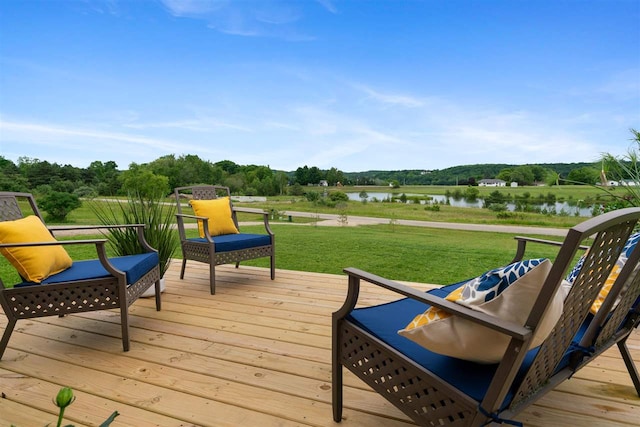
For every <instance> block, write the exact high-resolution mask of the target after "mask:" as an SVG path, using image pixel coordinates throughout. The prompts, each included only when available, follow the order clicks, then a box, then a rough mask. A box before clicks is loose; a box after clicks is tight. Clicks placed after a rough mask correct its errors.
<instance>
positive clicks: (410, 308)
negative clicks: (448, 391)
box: [346, 282, 586, 408]
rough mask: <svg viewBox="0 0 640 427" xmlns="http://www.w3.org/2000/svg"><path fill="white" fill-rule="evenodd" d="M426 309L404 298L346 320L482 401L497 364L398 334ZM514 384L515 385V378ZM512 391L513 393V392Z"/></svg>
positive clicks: (441, 291) (442, 293) (534, 351)
mask: <svg viewBox="0 0 640 427" xmlns="http://www.w3.org/2000/svg"><path fill="white" fill-rule="evenodd" d="M464 283H465V282H461V283H456V284H453V285H449V286H445V287H442V288H437V289H433V290H431V291H429V292H428V293H429V294H432V295H436V296H438V297H441V298H444V297H445V296H447V295H448V294H449V293H451V292H453V291H454V290H455V289H457V288H459V287H460V286H462V285H463V284H464ZM428 308H429V305H427V304H424V303H421V302H419V301H416V300H414V299H410V298H404V299H400V300H397V301H393V302H390V303H386V304H381V305H377V306H373V307H366V308H358V309H355V310H353V311H352V312H351V313H350V314H349V315H348V316H347V317H346V320H349V321H351V322H352V323H353V324H355V325H356V326H359V327H360V328H362V329H364V330H365V331H367V332H369V333H370V334H372V335H374V336H375V337H377V338H378V339H380V340H381V341H383V342H385V343H386V344H388V345H390V346H392V347H393V348H394V349H396V350H397V351H398V352H400V353H402V354H403V355H405V356H406V357H407V358H409V359H411V360H413V361H415V362H416V363H418V364H420V365H421V366H422V367H423V368H425V369H427V370H429V371H431V372H433V373H434V374H435V375H437V376H438V377H440V378H442V379H444V380H445V382H447V383H449V384H451V385H453V386H454V387H456V388H458V389H459V390H460V391H462V392H463V393H465V394H467V395H468V396H470V397H472V398H473V399H475V400H477V401H482V399H483V398H484V396H485V394H486V393H487V390H488V388H489V384H490V382H491V380H492V378H493V376H494V374H495V372H496V369H497V367H498V365H497V364H481V363H475V362H470V361H466V360H462V359H457V358H454V357H449V356H444V355H441V354H437V353H434V352H432V351H429V350H427V349H426V348H424V347H422V346H420V345H418V344H416V343H415V342H413V341H411V340H409V339H407V338H405V337H403V336H401V335H399V334H398V330H400V329H403V328H404V327H405V326H406V325H407V324H408V323H409V322H411V321H412V320H413V318H414V317H415V315H416V313H422V312H424V311H425V310H427V309H428ZM585 330H586V325H583V327H582V328H581V330H580V331H581V332H580V333H579V336H577V337H576V338H575V339H574V341H575V342H579V340H580V338H581V335H582V334H584V331H585ZM537 352H538V348H534V349H531V350H529V352H528V354H527V356H526V358H525V361H524V363H523V364H522V367H521V369H520V371H519V373H518V377H521V376H523V375H524V374H525V373H526V371H527V369H528V368H529V367H530V366H531V363H532V362H533V359H534V357H535V355H536V354H537ZM569 356H570V355H569V354H566V355H565V357H564V358H563V360H562V362H561V364H560V366H559V367H558V368H557V370H556V371H559V370H560V369H562V368H564V367H566V366H567V365H568V363H569V360H570V358H569ZM515 383H516V384H517V383H518V378H516V381H515ZM514 391H515V390H512V392H514ZM512 397H513V394H512V393H509V394H508V395H507V397H506V398H505V401H504V403H503V408H505V407H507V406H508V404H509V403H510V401H511V399H512Z"/></svg>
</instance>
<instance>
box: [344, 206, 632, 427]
mask: <svg viewBox="0 0 640 427" xmlns="http://www.w3.org/2000/svg"><path fill="white" fill-rule="evenodd" d="M639 218H640V208H628V209H622V210H618V211H614V212H610V213H606V214H603V215H601V216H598V217H595V218H591V219H588V220H586V221H584V222H583V223H581V224H579V225H577V226H575V227H573V228H571V229H570V230H569V231H568V234H567V236H566V238H565V239H564V241H563V242H562V243H561V244H560V248H559V251H558V254H557V256H556V258H555V259H554V260H552V261H553V264H552V266H551V267H549V268H550V269H549V270H548V271H547V272H546V273H545V276H544V277H546V278H543V279H542V280H540V281H538V286H540V284H541V287H539V289H540V292H539V294H538V296H537V298H532V299H531V304H532V309H531V310H530V311H528V312H526V313H524V317H525V318H526V319H527V320H526V322H525V323H524V325H523V324H517V323H515V322H508V321H505V320H503V319H501V318H498V317H495V316H491V315H489V314H486V313H484V312H480V311H477V310H475V309H472V308H469V307H467V306H463V305H461V304H458V303H456V302H451V301H450V300H446V299H445V297H446V296H447V295H449V294H450V293H452V292H454V291H455V290H456V289H458V288H459V287H460V286H463V285H464V283H459V284H455V285H449V286H445V287H443V288H438V289H435V290H433V291H429V292H420V291H417V290H416V289H414V288H412V287H410V286H406V285H403V284H399V283H396V282H393V281H391V280H388V279H384V278H382V277H378V276H375V275H373V274H370V273H367V272H364V271H361V270H357V269H353V268H349V269H346V270H345V272H346V273H347V275H348V279H349V280H348V294H347V297H346V301H345V302H344V305H343V306H342V307H341V308H340V309H339V310H338V311H336V312H335V313H334V314H333V320H332V324H333V330H332V334H333V338H332V367H333V417H334V420H335V421H337V422H339V421H340V420H341V418H342V405H343V391H342V387H343V379H342V367H343V366H344V367H346V368H347V369H349V370H350V371H351V372H353V373H354V374H355V375H356V376H357V377H359V378H360V379H362V380H363V381H364V382H365V383H367V384H368V385H369V386H371V387H372V388H373V389H374V390H375V391H376V392H378V393H380V394H381V395H383V396H384V397H385V398H386V399H387V400H389V401H390V402H391V403H392V404H393V405H395V406H396V407H398V408H399V409H400V410H401V411H402V412H404V413H405V414H406V415H407V416H408V417H410V418H411V419H412V420H413V421H415V422H416V423H417V424H419V425H422V426H474V427H475V426H482V425H486V424H491V423H496V424H499V423H508V424H514V425H518V424H519V423H517V422H514V421H513V418H514V417H515V416H516V415H517V414H518V413H519V412H520V411H522V410H523V409H524V408H526V407H527V406H528V405H530V404H531V403H533V402H534V401H536V400H537V399H538V398H540V397H541V396H542V395H544V394H545V393H547V392H548V391H550V390H551V389H553V388H554V387H556V386H557V385H558V384H559V383H561V382H563V381H565V380H567V379H569V378H570V377H571V376H572V375H573V374H574V373H575V372H576V371H577V370H579V369H580V368H582V367H584V366H585V365H587V364H588V363H590V362H591V361H592V360H593V359H594V358H596V357H597V356H598V355H600V354H601V353H602V352H604V351H605V350H607V349H608V348H610V347H612V346H613V345H614V344H615V345H617V347H618V348H619V350H620V352H621V353H622V357H623V360H624V361H625V364H626V367H627V369H628V372H629V375H630V376H631V379H632V381H633V384H634V386H635V389H636V393H637V394H638V396H640V379H639V376H638V371H637V369H636V367H635V365H634V362H633V360H632V358H631V354H630V352H629V350H628V348H627V346H626V341H627V338H628V337H629V335H630V334H631V332H632V330H633V329H634V328H636V327H637V326H638V324H639V323H640V307H639V301H640V274H638V271H639V270H640V269H639V262H638V260H639V259H640V248H638V246H640V245H636V246H635V249H633V250H632V249H627V248H628V247H629V246H627V241H628V238H629V236H630V235H631V233H632V231H633V229H634V227H635V226H636V224H637V222H638V219H639ZM634 236H637V235H634ZM591 239H593V240H591ZM518 241H519V243H518V245H519V250H518V253H519V256H518V257H517V260H519V259H521V256H522V254H524V250H525V248H526V245H527V242H531V240H529V239H526V238H518ZM532 241H535V242H543V243H544V242H545V241H541V240H535V239H532ZM587 242H591V245H590V249H589V250H588V251H587V253H586V255H584V257H583V258H582V267H581V268H580V267H579V264H580V263H578V265H577V266H574V267H571V266H572V265H574V263H575V262H576V261H575V260H576V258H577V255H576V254H577V253H578V254H579V252H578V251H580V248H581V245H583V244H585V243H587ZM626 250H628V251H630V255H629V256H628V258H627V259H626V263H625V264H624V267H623V268H622V270H615V272H616V274H618V276H617V279H615V282H614V283H613V286H612V287H611V290H610V291H609V293H608V294H607V295H606V297H605V299H604V303H603V304H602V306H601V307H600V309H599V310H598V311H597V313H596V314H595V315H594V314H592V313H591V307H592V303H593V302H594V300H596V298H597V297H598V296H599V295H600V292H601V290H602V288H603V286H604V284H605V282H607V280H608V279H609V278H610V277H615V276H611V272H612V271H614V269H616V268H617V267H616V265H617V262H618V261H617V260H618V259H619V256H620V254H621V253H623V251H626ZM569 268H571V273H572V274H573V273H575V274H574V278H573V284H572V285H571V287H570V290H569V291H568V295H567V296H566V298H565V297H564V294H563V295H562V297H561V298H560V307H561V308H562V309H561V313H560V314H558V317H557V319H558V320H557V322H556V323H551V326H550V328H549V329H550V333H549V335H548V336H547V337H546V339H544V340H543V341H542V344H541V345H540V346H537V347H533V346H531V345H530V344H531V342H532V337H534V336H536V334H537V333H538V332H539V331H540V330H541V328H542V326H541V325H542V324H543V323H544V320H545V316H548V314H549V313H550V312H551V311H552V310H551V304H552V303H551V301H552V300H554V298H555V296H556V295H557V294H556V292H557V291H558V290H562V289H563V286H564V285H565V284H567V283H569V282H568V281H567V278H568V276H566V274H567V272H568V271H569ZM569 276H571V275H569ZM363 281H364V282H366V283H368V285H370V284H372V285H374V286H380V287H382V288H386V289H388V290H391V291H393V292H396V293H398V294H399V295H400V296H403V297H404V298H402V299H399V300H397V301H394V302H391V303H388V304H382V305H377V306H373V307H360V308H356V304H357V302H358V293H359V289H360V285H361V282H363ZM505 292H506V291H505ZM563 298H564V299H563ZM430 306H431V307H436V308H440V309H442V310H444V311H445V312H447V313H450V314H452V316H450V317H451V319H455V320H456V321H463V322H467V321H468V323H469V324H478V325H483V326H482V328H481V329H483V330H484V331H499V332H500V333H501V334H504V335H501V336H506V337H508V338H507V339H506V343H507V344H506V345H505V350H504V352H503V353H502V352H500V354H501V356H500V358H499V360H498V361H497V362H496V363H479V362H477V361H471V360H464V359H463V358H458V357H452V356H450V355H444V354H442V352H439V353H435V352H434V351H431V350H429V349H427V348H426V347H425V346H423V345H418V344H417V343H416V342H414V341H412V340H409V339H407V338H405V337H404V336H401V335H400V334H399V333H398V331H399V330H402V329H403V328H405V327H406V325H407V324H408V323H409V322H411V321H412V319H413V318H414V315H415V314H416V313H422V312H423V311H424V310H425V309H429V307H430ZM553 325H555V326H553ZM491 333H493V332H491ZM487 345H488V344H487ZM523 349H528V351H523ZM471 350H475V349H471Z"/></svg>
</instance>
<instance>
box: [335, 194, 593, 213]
mask: <svg viewBox="0 0 640 427" xmlns="http://www.w3.org/2000/svg"><path fill="white" fill-rule="evenodd" d="M347 196H349V200H356V201H361V200H362V199H360V193H347ZM367 196H368V198H367V200H368V201H373V200H374V199H375V200H377V201H382V200H385V199H391V198H392V197H398V196H399V194H392V193H381V192H371V193H370V192H368V191H367ZM406 196H407V197H408V198H411V197H416V196H417V197H430V198H431V203H442V204H446V203H447V200H448V201H449V205H450V206H455V207H459V208H482V207H484V200H483V199H476V200H473V201H468V200H465V199H454V198H453V197H447V196H443V195H427V196H425V195H422V194H406ZM420 203H421V204H426V203H428V202H427V201H425V200H421V201H420ZM531 205H532V206H535V207H537V208H540V209H546V210H555V212H556V213H560V212H562V211H564V212H566V213H567V214H569V215H575V214H576V212H578V216H581V217H591V216H592V208H591V207H578V206H575V205H569V203H567V202H556V203H552V204H548V203H542V204H536V203H532V204H531ZM507 209H508V210H509V211H512V212H513V211H515V210H516V205H515V203H507Z"/></svg>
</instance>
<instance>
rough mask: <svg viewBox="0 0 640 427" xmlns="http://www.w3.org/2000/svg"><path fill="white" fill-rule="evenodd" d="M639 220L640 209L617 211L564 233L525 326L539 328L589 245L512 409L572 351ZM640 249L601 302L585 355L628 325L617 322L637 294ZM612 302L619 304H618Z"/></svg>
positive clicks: (585, 338)
mask: <svg viewBox="0 0 640 427" xmlns="http://www.w3.org/2000/svg"><path fill="white" fill-rule="evenodd" d="M639 219H640V208H627V209H620V210H617V211H613V212H609V213H607V214H604V215H600V216H598V217H595V218H591V219H589V220H587V221H585V222H583V223H581V224H579V225H577V226H575V227H573V228H572V229H570V230H569V232H568V233H567V236H566V238H565V241H564V243H563V245H562V247H561V249H560V251H559V252H558V256H557V257H556V259H555V261H554V265H553V267H552V269H551V271H550V272H549V275H548V277H547V279H546V281H545V284H544V287H543V291H542V292H541V294H540V296H539V298H538V299H537V301H536V303H535V305H534V308H533V310H532V314H531V315H530V317H529V319H528V321H527V324H526V325H528V326H532V325H537V324H538V322H539V321H540V319H541V317H542V316H543V315H544V312H545V310H546V308H547V306H548V304H549V303H548V301H550V300H551V296H552V295H554V294H555V291H556V290H557V289H558V288H559V286H560V285H561V282H562V280H563V279H564V278H565V276H566V273H567V270H568V268H569V266H570V265H571V262H572V260H573V259H574V257H575V255H576V252H577V251H578V250H579V247H580V245H581V244H583V243H586V241H587V240H588V239H593V243H592V244H591V245H590V246H591V247H590V249H589V251H588V252H587V254H586V257H585V260H584V264H583V267H582V268H581V269H580V272H579V273H578V275H577V276H576V278H575V280H574V282H573V285H572V287H571V290H570V292H569V294H568V296H567V298H566V299H565V302H564V308H563V313H562V316H561V317H560V320H559V321H558V323H557V324H556V326H555V327H554V329H553V330H552V332H551V334H550V335H549V337H548V338H547V339H546V340H545V342H544V343H543V344H542V346H541V347H540V349H539V351H538V353H537V355H536V357H535V359H534V361H533V363H532V365H531V367H530V368H529V370H528V371H527V374H526V375H525V377H524V379H523V380H522V382H521V383H520V385H519V389H518V390H517V391H516V393H515V396H514V398H513V400H512V404H511V405H512V407H513V406H517V405H518V404H520V403H521V402H522V401H525V400H526V399H527V398H528V397H530V396H531V395H533V394H534V393H535V392H536V391H537V390H538V389H540V388H542V387H543V386H544V385H545V384H547V382H548V381H549V380H550V378H551V377H552V376H553V375H554V373H555V371H556V369H557V367H558V365H559V364H560V362H561V360H562V359H563V357H565V355H566V354H567V353H568V352H569V351H570V350H571V349H572V348H575V347H576V343H574V342H573V341H574V339H575V337H576V336H577V334H578V331H579V329H580V328H581V327H582V326H583V324H584V323H585V321H586V320H587V319H588V318H590V316H592V315H590V313H589V312H590V308H591V306H592V304H593V302H594V300H595V299H596V297H597V296H598V293H599V292H600V290H601V289H602V288H603V286H604V284H605V282H606V281H607V279H608V278H609V275H610V274H611V272H612V271H613V270H614V268H615V267H616V261H617V260H618V257H619V256H620V254H621V253H622V250H623V249H624V247H625V244H626V243H627V240H628V238H629V236H630V235H631V233H632V232H633V230H634V227H635V226H636V224H637V223H638V220H639ZM639 246H640V245H636V248H635V249H634V250H633V252H632V253H631V255H630V256H629V259H628V260H627V262H626V264H625V266H624V268H623V269H622V271H621V272H620V274H619V275H618V278H617V279H616V281H615V283H614V285H613V287H612V289H611V290H610V292H609V294H608V296H607V297H606V299H605V302H604V303H603V305H602V306H601V308H600V310H599V311H598V313H597V314H596V315H595V317H594V318H593V319H592V320H591V323H590V324H589V326H588V328H587V332H585V333H584V335H583V339H582V341H581V342H580V345H579V346H578V347H577V348H578V349H580V348H583V349H585V351H586V349H587V347H588V348H590V349H591V350H590V351H594V350H596V349H597V347H598V346H603V345H604V344H605V343H607V342H610V340H612V339H614V335H616V334H620V333H623V332H622V329H621V326H622V327H623V329H624V327H626V328H631V327H633V326H631V325H622V322H623V321H624V319H625V318H627V317H628V313H629V310H630V309H631V307H632V306H633V305H634V304H635V303H636V300H637V298H638V296H639V295H640V274H638V272H639V268H638V260H639V259H640V247H639ZM623 292H624V293H623ZM620 297H621V299H620ZM616 301H619V302H618V303H617V305H616V304H615V303H616ZM636 309H637V307H636ZM629 330H630V329H628V330H627V332H628V331H629ZM618 336H620V335H618ZM578 353H581V352H580V351H579V352H578ZM584 354H587V353H584ZM580 364H581V360H578V361H577V362H576V363H575V364H574V365H575V366H574V367H577V366H579V365H580Z"/></svg>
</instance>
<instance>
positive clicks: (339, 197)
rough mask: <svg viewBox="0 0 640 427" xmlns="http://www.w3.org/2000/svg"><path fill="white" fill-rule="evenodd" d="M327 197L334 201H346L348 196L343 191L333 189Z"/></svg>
mask: <svg viewBox="0 0 640 427" xmlns="http://www.w3.org/2000/svg"><path fill="white" fill-rule="evenodd" d="M329 198H330V199H331V200H332V201H334V202H348V201H349V196H348V195H347V193H345V192H344V191H334V192H332V193H330V194H329Z"/></svg>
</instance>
